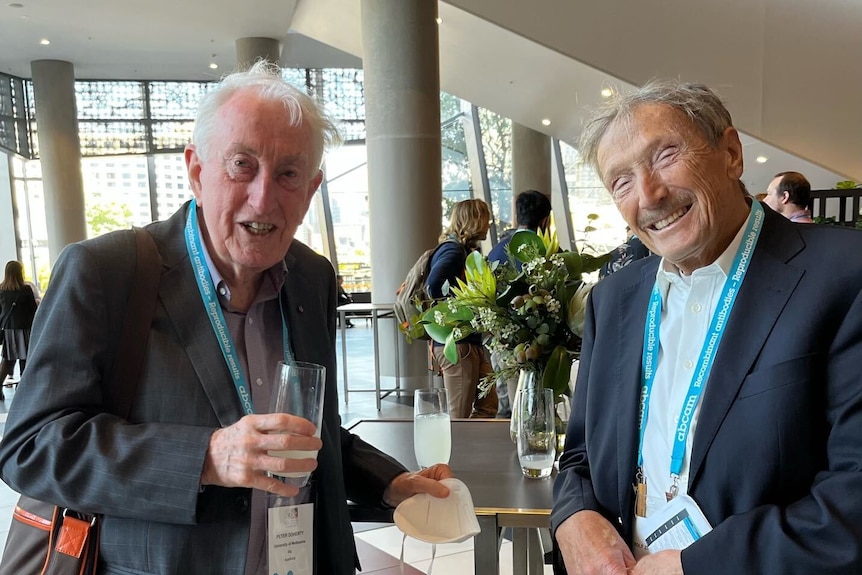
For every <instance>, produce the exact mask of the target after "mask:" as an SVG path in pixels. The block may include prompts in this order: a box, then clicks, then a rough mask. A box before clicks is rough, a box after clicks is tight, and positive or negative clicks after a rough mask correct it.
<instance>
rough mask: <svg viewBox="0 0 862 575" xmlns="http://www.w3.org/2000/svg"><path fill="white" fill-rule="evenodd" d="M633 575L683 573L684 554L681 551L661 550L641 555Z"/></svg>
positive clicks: (676, 574) (672, 574) (675, 574)
mask: <svg viewBox="0 0 862 575" xmlns="http://www.w3.org/2000/svg"><path fill="white" fill-rule="evenodd" d="M632 575H683V573H682V555H681V553H680V552H679V551H673V550H668V551H659V552H658V553H653V554H652V555H647V556H645V557H641V560H640V561H638V564H637V565H635V568H634V569H632Z"/></svg>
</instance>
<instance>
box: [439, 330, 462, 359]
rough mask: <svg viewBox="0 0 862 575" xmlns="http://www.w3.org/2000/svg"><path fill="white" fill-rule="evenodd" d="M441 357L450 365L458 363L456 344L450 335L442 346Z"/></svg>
mask: <svg viewBox="0 0 862 575" xmlns="http://www.w3.org/2000/svg"><path fill="white" fill-rule="evenodd" d="M443 355H444V356H445V357H446V359H448V360H449V362H450V363H458V359H459V357H458V342H456V341H455V337H454V336H453V335H452V334H451V333H450V334H449V337H447V338H446V342H445V344H444V346H443Z"/></svg>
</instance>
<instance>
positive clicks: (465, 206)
mask: <svg viewBox="0 0 862 575" xmlns="http://www.w3.org/2000/svg"><path fill="white" fill-rule="evenodd" d="M449 222H450V223H449V227H448V228H447V229H446V230H444V232H443V234H442V235H441V236H440V245H439V246H438V247H437V249H436V250H435V251H434V255H432V256H431V264H430V268H429V271H428V279H427V280H426V282H425V287H426V291H427V292H428V295H429V296H431V297H432V298H435V299H436V298H442V297H444V295H445V294H444V293H443V285H444V284H445V283H446V282H449V285H455V281H456V279H457V278H461V279H463V278H464V267H465V263H466V259H467V256H468V255H469V254H470V253H472V252H474V251H479V247H480V246H479V245H480V243H481V242H482V240H484V239H485V238H487V237H488V230H489V229H490V228H491V210H490V209H489V208H488V204H486V203H485V202H483V201H482V200H464V201H462V202H458V203H456V204H455V205H454V206H453V207H452V214H451V215H450V217H449ZM457 345H458V362H457V363H451V362H450V361H449V360H448V359H446V357H445V356H444V355H443V345H442V344H439V343H437V342H434V343H433V348H432V353H433V355H434V359H435V361H436V362H437V365H439V366H440V369H441V371H442V372H443V385H444V387H445V388H446V391H447V395H448V396H449V416H450V417H453V418H455V417H490V418H493V417H495V416H496V415H497V391H496V389H495V388H493V387H492V388H491V389H490V390H489V392H488V393H487V394H486V395H485V397H479V393H478V392H479V380H480V379H482V378H483V377H486V376H488V375H490V374H491V373H492V371H493V370H492V368H491V361H490V358H489V356H488V350H487V349H485V346H484V345H482V334H479V333H473V334H470V335H468V336H467V337H465V338H464V339H462V340H461V341H459V342H458V344H457Z"/></svg>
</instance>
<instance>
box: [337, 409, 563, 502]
mask: <svg viewBox="0 0 862 575" xmlns="http://www.w3.org/2000/svg"><path fill="white" fill-rule="evenodd" d="M349 429H350V431H352V432H353V433H356V434H357V435H359V436H360V437H362V439H364V440H365V441H367V442H368V443H370V444H371V445H373V446H375V447H377V448H378V449H380V450H382V451H384V452H386V453H388V454H389V455H391V456H392V457H394V458H395V459H397V460H398V461H400V462H401V463H402V464H403V465H404V466H405V467H407V468H408V469H411V470H417V469H419V466H418V465H417V463H416V457H415V455H414V454H413V421H412V420H410V419H380V420H361V421H359V422H357V423H354V424H353V425H351V426H350V427H349ZM449 465H450V467H451V468H452V472H453V473H454V474H455V476H456V477H457V478H458V479H460V480H461V481H463V482H464V483H465V484H466V485H467V487H469V488H470V493H471V494H472V496H473V506H474V507H475V508H476V513H477V514H480V515H481V514H488V513H496V514H500V513H515V514H518V513H529V514H535V515H548V514H549V513H550V508H551V489H552V486H553V477H554V476H555V475H556V474H554V476H552V477H550V478H547V479H528V478H526V477H524V476H523V474H522V473H521V466H520V465H519V463H518V452H517V449H516V447H515V444H514V443H513V442H512V440H511V439H510V438H509V420H507V419H484V420H482V419H456V420H453V421H452V457H451V459H450V460H449Z"/></svg>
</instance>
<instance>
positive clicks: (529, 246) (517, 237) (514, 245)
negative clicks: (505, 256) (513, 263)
mask: <svg viewBox="0 0 862 575" xmlns="http://www.w3.org/2000/svg"><path fill="white" fill-rule="evenodd" d="M522 246H523V249H522ZM509 251H510V252H511V254H512V255H513V256H515V258H516V259H517V260H518V261H519V262H521V263H524V264H525V263H527V262H529V261H532V259H533V258H534V257H535V256H536V255H544V254H545V242H543V241H542V238H540V237H539V236H538V234H536V233H534V232H531V231H530V230H518V231H517V232H515V233H514V234H512V239H511V240H509Z"/></svg>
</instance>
